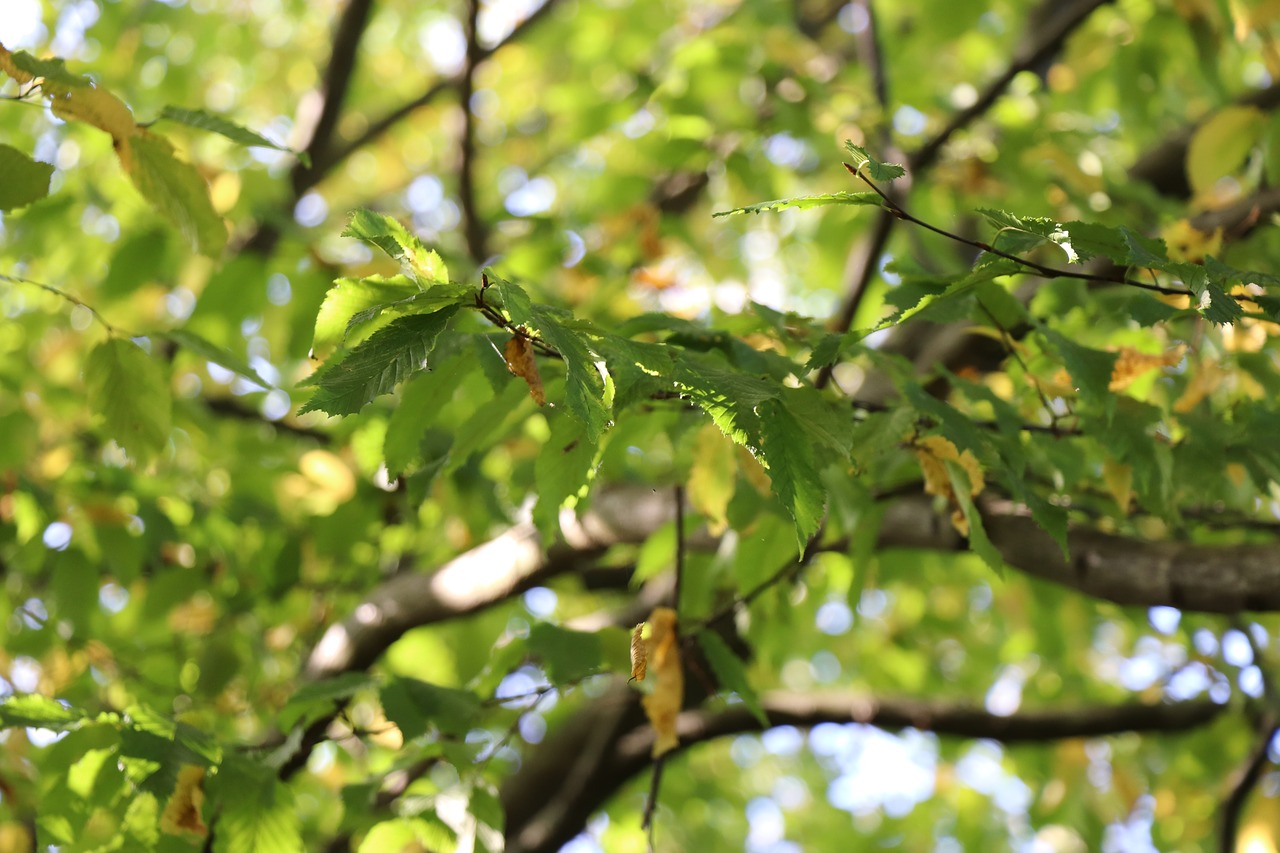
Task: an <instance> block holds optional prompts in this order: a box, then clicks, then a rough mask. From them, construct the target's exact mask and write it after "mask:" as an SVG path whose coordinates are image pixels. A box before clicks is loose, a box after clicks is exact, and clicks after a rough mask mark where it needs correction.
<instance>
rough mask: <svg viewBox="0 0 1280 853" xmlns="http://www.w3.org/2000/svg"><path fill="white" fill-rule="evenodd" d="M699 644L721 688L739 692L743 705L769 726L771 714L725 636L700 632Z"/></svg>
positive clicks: (711, 632) (762, 723)
mask: <svg viewBox="0 0 1280 853" xmlns="http://www.w3.org/2000/svg"><path fill="white" fill-rule="evenodd" d="M698 645H700V646H701V647H702V651H703V653H704V654H706V656H707V663H709V664H711V671H712V673H714V674H715V677H716V681H717V682H719V684H720V687H721V689H722V690H725V691H729V692H732V693H736V694H738V698H739V699H741V700H742V704H743V705H746V706H747V710H748V711H750V712H751V716H753V717H755V718H756V719H757V720H759V721H760V725H762V726H764V727H765V728H768V727H769V716H768V715H767V714H766V713H765V710H764V705H763V704H762V703H761V702H760V697H759V695H758V694H757V693H756V691H755V689H754V688H753V687H752V686H751V682H750V681H749V680H748V679H747V670H746V667H745V666H744V665H743V663H742V660H741V658H739V657H738V656H737V655H735V654H734V653H733V650H732V649H730V648H729V644H728V643H726V642H725V641H724V638H722V637H721V636H720V635H719V634H717V633H715V632H714V631H710V630H707V631H701V632H699V633H698Z"/></svg>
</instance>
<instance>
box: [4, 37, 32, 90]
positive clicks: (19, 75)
mask: <svg viewBox="0 0 1280 853" xmlns="http://www.w3.org/2000/svg"><path fill="white" fill-rule="evenodd" d="M0 71H3V72H4V73H5V74H8V75H9V76H10V77H12V78H13V79H14V80H17V81H18V82H19V83H30V82H31V81H32V80H34V79H35V78H34V77H32V76H31V75H30V74H28V73H27V72H25V71H23V70H22V69H21V68H19V67H18V66H17V65H15V64H14V63H13V54H12V53H10V52H9V51H8V50H7V49H6V48H5V46H4V45H2V44H0Z"/></svg>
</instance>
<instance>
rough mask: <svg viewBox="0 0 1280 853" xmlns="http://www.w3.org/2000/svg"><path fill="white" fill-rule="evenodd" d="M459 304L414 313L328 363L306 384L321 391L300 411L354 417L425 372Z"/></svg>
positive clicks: (395, 321) (394, 322) (396, 321)
mask: <svg viewBox="0 0 1280 853" xmlns="http://www.w3.org/2000/svg"><path fill="white" fill-rule="evenodd" d="M456 310H457V309H456V308H453V307H450V308H445V309H443V310H441V311H437V312H435V313H433V314H410V315H409V316H407V317H401V318H400V319H398V320H394V321H392V322H391V324H390V325H388V326H387V327H386V328H385V329H383V330H381V331H379V332H377V333H376V334H374V335H373V336H372V337H370V338H369V340H367V341H365V342H364V343H363V344H361V345H360V346H358V347H356V348H355V349H354V350H352V351H351V353H350V354H348V355H347V357H346V358H344V359H342V360H341V361H338V362H329V363H327V364H325V365H324V367H322V368H320V369H319V370H317V371H316V372H315V373H314V374H313V375H312V376H311V377H310V378H308V379H307V380H306V382H304V383H302V384H303V385H308V386H315V387H316V389H317V390H316V393H315V394H314V395H313V396H312V398H311V399H310V400H308V401H307V403H306V405H305V406H303V407H302V408H301V409H300V410H299V412H298V413H299V414H302V413H304V412H317V411H318V412H326V413H328V414H330V415H349V414H353V413H355V412H358V411H360V409H361V408H363V407H364V406H365V404H367V403H369V402H370V401H372V400H373V399H374V398H376V397H379V396H381V395H382V394H387V393H389V392H390V391H391V390H392V389H393V388H395V386H396V385H398V384H400V383H401V382H403V381H404V380H405V379H407V378H408V377H409V376H411V375H413V374H414V373H416V372H417V371H419V370H422V369H423V368H424V366H425V364H426V361H427V356H428V355H430V353H431V350H432V349H433V348H434V347H435V343H436V338H437V337H438V336H439V335H440V333H441V332H442V331H444V328H445V326H447V325H448V323H449V321H450V320H451V319H452V318H453V315H454V312H455V311H456Z"/></svg>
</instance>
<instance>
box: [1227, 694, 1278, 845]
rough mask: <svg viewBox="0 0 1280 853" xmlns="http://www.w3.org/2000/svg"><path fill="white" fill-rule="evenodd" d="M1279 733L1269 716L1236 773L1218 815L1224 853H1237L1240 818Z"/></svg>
mask: <svg viewBox="0 0 1280 853" xmlns="http://www.w3.org/2000/svg"><path fill="white" fill-rule="evenodd" d="M1277 732H1280V724H1277V723H1276V718H1275V715H1274V714H1267V715H1266V717H1265V718H1264V719H1263V720H1262V721H1261V722H1260V724H1259V726H1258V742H1257V744H1256V745H1255V746H1254V748H1253V751H1252V752H1251V753H1249V757H1248V758H1246V759H1245V761H1244V763H1243V764H1242V765H1240V767H1239V768H1238V769H1237V770H1236V772H1235V773H1233V774H1232V778H1231V781H1230V790H1229V791H1228V792H1227V796H1226V798H1225V799H1224V800H1223V801H1222V810H1221V811H1220V812H1219V813H1218V850H1220V851H1221V853H1235V850H1236V837H1237V835H1238V834H1239V831H1240V818H1241V816H1242V815H1243V814H1244V807H1245V804H1246V803H1247V802H1248V801H1249V794H1250V793H1252V792H1253V789H1254V788H1255V787H1257V785H1258V780H1259V779H1261V778H1262V771H1263V769H1264V768H1265V767H1266V766H1267V751H1268V750H1269V749H1270V747H1271V741H1272V740H1273V739H1274V738H1275V736H1276V733H1277Z"/></svg>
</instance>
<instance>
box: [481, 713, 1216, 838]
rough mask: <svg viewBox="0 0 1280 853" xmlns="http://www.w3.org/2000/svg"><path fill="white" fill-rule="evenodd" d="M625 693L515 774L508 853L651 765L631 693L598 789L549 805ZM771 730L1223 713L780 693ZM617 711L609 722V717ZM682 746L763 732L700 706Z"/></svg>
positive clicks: (987, 734)
mask: <svg viewBox="0 0 1280 853" xmlns="http://www.w3.org/2000/svg"><path fill="white" fill-rule="evenodd" d="M621 699H622V696H621V695H620V694H619V693H618V692H615V691H610V692H609V693H607V694H606V695H605V697H603V698H602V699H600V700H598V701H597V702H595V703H593V705H592V706H589V707H587V708H585V709H583V710H582V711H581V712H579V715H578V717H577V718H576V719H575V720H571V721H568V722H567V723H566V724H565V725H564V726H563V727H562V729H561V731H562V732H566V733H567V734H566V735H562V736H561V737H559V738H556V739H555V740H554V742H553V741H548V742H546V743H544V744H543V745H542V746H541V747H538V748H536V749H535V750H534V751H533V753H532V754H531V755H530V756H529V757H528V758H527V760H526V762H525V766H524V769H522V770H521V771H520V772H518V773H517V774H516V775H515V776H513V777H511V778H510V779H509V780H508V782H507V784H506V785H505V786H504V787H503V789H502V792H501V796H502V801H503V806H504V808H505V809H506V813H507V817H508V822H507V845H506V849H507V851H508V853H544V851H548V853H549V851H554V850H557V849H559V847H560V845H562V844H564V843H565V842H567V841H568V840H569V839H570V838H572V837H573V835H574V834H575V833H577V832H578V831H580V829H581V827H582V825H583V823H584V822H585V821H586V819H587V817H589V816H590V815H591V814H592V813H593V812H594V811H596V810H597V809H599V808H600V807H602V806H603V805H604V804H605V803H606V802H607V801H608V800H609V798H610V797H612V796H613V794H614V793H615V792H616V791H617V790H618V788H620V787H621V786H622V785H623V784H625V783H626V782H627V781H628V780H629V779H630V778H632V777H633V776H635V775H636V774H637V773H640V772H642V771H643V770H644V769H645V768H646V767H647V766H648V765H649V763H650V760H651V759H650V750H651V748H652V744H653V731H652V728H651V727H650V726H648V725H646V724H645V723H644V722H643V718H642V717H638V716H637V715H636V714H635V713H631V712H632V711H634V707H632V706H635V705H637V704H638V702H637V700H636V699H635V698H634V696H633V697H630V698H629V699H628V706H629V707H628V713H627V714H626V715H625V716H624V717H623V719H630V720H634V721H636V724H635V725H634V726H632V727H630V728H629V729H628V730H626V731H625V733H623V734H621V735H620V736H619V737H618V738H617V739H616V740H615V741H614V744H613V746H612V749H611V750H610V751H609V752H608V753H607V754H606V755H605V756H603V757H602V758H601V763H600V765H599V766H598V767H597V768H596V769H595V772H594V773H592V774H591V785H590V786H589V787H588V788H587V789H586V790H585V791H582V792H581V793H580V794H578V795H577V796H575V797H573V798H572V802H566V801H565V798H562V797H559V796H555V797H552V798H550V799H548V797H547V793H548V791H549V790H552V789H553V788H554V786H553V787H552V788H548V783H549V781H550V780H553V779H555V778H558V777H557V774H558V773H559V774H565V773H568V772H570V771H572V769H573V768H575V767H578V766H579V764H580V761H579V758H580V755H581V751H580V750H577V749H575V747H574V743H576V742H578V741H582V742H585V741H587V740H590V739H592V738H593V737H595V736H596V733H597V731H598V729H597V721H600V722H601V723H608V724H609V726H610V730H613V731H617V728H616V723H617V720H618V719H619V711H618V708H617V703H618V702H619V701H621ZM763 702H764V706H765V711H766V713H767V715H768V717H769V722H770V725H773V726H778V725H793V726H800V727H805V728H807V727H812V726H816V725H818V724H819V723H864V724H869V725H874V726H878V727H880V728H885V729H902V728H907V727H911V728H917V729H921V730H925V731H932V732H936V733H937V734H940V735H944V736H949V737H963V738H990V739H992V740H998V741H1002V742H1005V743H1037V742H1045V741H1052V740H1058V739H1064V738H1076V737H1102V736H1106V735H1112V734H1120V733H1123V732H1131V731H1138V732H1179V731H1186V730H1189V729H1193V728H1196V727H1199V726H1203V725H1205V724H1207V723H1209V722H1211V721H1212V720H1213V719H1214V718H1215V717H1217V716H1218V715H1219V714H1220V713H1222V711H1223V710H1224V706H1222V705H1218V704H1215V703H1213V702H1210V701H1208V700H1201V701H1195V702H1183V703H1177V704H1160V705H1144V704H1140V703H1130V704H1126V705H1117V706H1100V707H1092V708H1078V709H1068V710H1057V711H1027V712H1022V713H1018V714H1013V715H1010V716H996V715H994V714H991V713H988V712H987V711H985V710H983V709H982V708H980V707H975V706H973V705H968V704H961V703H948V702H936V701H926V700H918V699H887V698H876V697H873V696H867V695H861V694H829V695H822V694H802V693H775V694H768V695H766V696H765V697H764V698H763ZM606 705H607V706H608V708H609V711H610V712H609V715H608V719H607V720H605V719H603V718H602V717H601V714H602V713H603V711H602V709H603V708H604V707H605V706H606ZM677 727H678V730H679V732H680V749H687V748H689V747H691V746H694V745H695V744H698V743H703V742H706V741H709V740H714V739H716V738H720V737H725V736H729V735H735V734H744V733H750V732H759V731H761V730H762V729H763V728H764V727H763V726H762V725H761V724H760V721H759V720H757V719H756V718H755V717H754V716H752V715H751V713H750V712H749V711H747V710H746V708H744V707H741V706H735V707H731V708H728V709H724V710H714V709H709V708H702V709H698V710H691V711H686V712H684V713H682V714H681V715H680V717H679V720H678V723H677Z"/></svg>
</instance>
